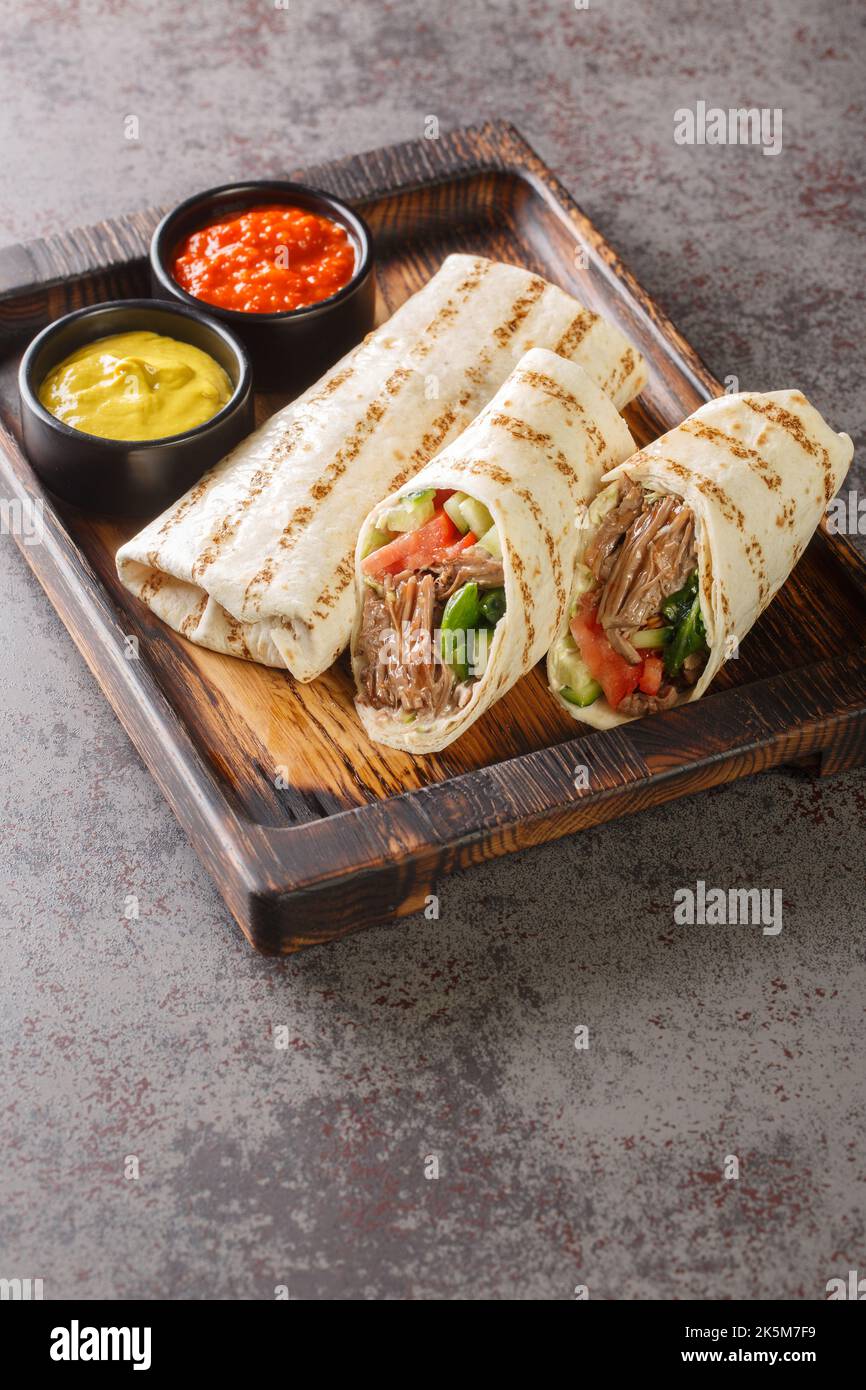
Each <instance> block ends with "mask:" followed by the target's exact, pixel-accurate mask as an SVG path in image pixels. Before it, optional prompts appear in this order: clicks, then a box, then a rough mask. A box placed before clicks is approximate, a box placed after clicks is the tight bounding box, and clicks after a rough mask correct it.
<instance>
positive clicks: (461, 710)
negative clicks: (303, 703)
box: [352, 348, 634, 753]
mask: <svg viewBox="0 0 866 1390" xmlns="http://www.w3.org/2000/svg"><path fill="white" fill-rule="evenodd" d="M633 448H634V442H633V440H632V438H631V435H630V434H629V431H628V428H627V427H626V424H625V422H624V421H623V419H622V418H621V416H620V415H619V413H618V412H617V409H616V407H615V406H614V405H613V403H612V401H611V400H610V399H609V398H608V397H607V396H606V395H605V394H604V392H603V391H601V390H600V389H599V387H598V386H597V385H596V384H595V382H593V381H592V379H591V378H590V376H589V375H588V374H587V372H586V371H584V369H583V368H582V367H581V366H580V365H579V364H578V363H576V362H568V361H565V360H564V359H563V358H561V357H557V356H556V355H555V354H554V353H552V352H548V351H546V350H545V349H543V348H535V349H533V350H532V351H531V352H528V353H526V355H525V356H524V357H522V358H521V360H520V362H519V363H518V365H517V367H516V368H515V369H514V371H513V372H512V373H511V375H510V376H509V378H508V379H507V381H506V382H505V383H504V385H503V386H502V387H500V389H499V391H498V392H497V393H496V395H495V396H494V397H493V399H492V400H491V401H490V403H489V404H488V405H487V406H486V407H485V408H484V409H483V410H482V412H481V414H480V415H479V416H478V417H477V418H476V419H475V420H474V421H473V422H472V424H471V425H470V426H469V428H468V429H466V430H465V431H464V432H463V434H462V435H460V436H459V438H457V439H455V440H454V441H453V443H452V444H450V445H449V446H448V447H447V448H446V449H444V450H443V451H442V452H441V453H439V454H438V455H437V456H436V458H435V459H432V460H431V462H430V463H428V464H427V466H426V468H424V469H422V470H421V472H420V473H419V474H418V475H417V476H416V477H413V479H412V481H411V483H410V484H409V486H408V487H404V488H402V489H398V490H397V491H396V492H394V493H392V495H391V496H390V497H387V498H385V500H384V501H382V502H381V503H379V504H378V505H377V506H376V507H374V508H373V510H372V512H371V513H370V515H369V516H368V517H367V519H366V521H365V522H364V525H363V526H362V528H361V533H360V536H359V539H358V546H357V551H356V557H355V563H356V574H357V593H358V602H357V605H356V618H355V624H354V628H353V636H352V668H353V673H354V676H355V681H356V685H357V690H358V698H357V700H356V708H357V710H358V714H359V716H360V719H361V722H362V723H363V725H364V728H365V729H366V731H367V733H368V734H369V736H370V738H371V739H374V740H375V741H376V742H378V743H385V744H389V745H390V746H392V747H395V748H402V749H404V750H406V751H408V752H410V753H433V752H438V751H439V750H440V749H442V748H445V747H446V746H447V745H448V744H449V743H452V742H453V741H454V739H456V738H458V737H459V735H460V734H462V733H463V732H464V731H465V730H466V729H467V728H468V727H469V726H470V725H471V724H473V723H474V722H475V720H476V719H477V718H478V717H479V715H481V714H482V713H483V712H484V710H486V709H487V708H488V707H489V706H490V705H491V704H493V702H494V701H495V700H498V699H499V698H500V696H502V695H504V694H505V692H506V691H507V690H509V689H510V688H511V686H512V685H514V683H515V681H517V680H519V679H520V677H521V676H523V675H525V674H526V672H527V671H529V670H531V669H532V667H533V666H534V665H535V663H536V662H537V661H538V660H540V658H541V657H542V656H543V655H544V653H545V652H546V651H547V649H548V647H549V645H550V642H551V640H552V638H553V634H554V633H555V632H556V629H557V627H558V625H559V623H560V621H561V620H562V618H563V616H564V614H565V612H566V607H567V603H568V594H569V588H570V580H571V575H572V572H573V567H574V562H575V556H576V553H577V544H578V531H577V527H576V524H575V523H576V518H577V516H578V514H579V512H580V510H581V508H583V507H585V506H586V504H587V503H588V502H589V500H590V499H591V498H592V497H593V496H594V494H595V492H596V491H597V489H598V485H599V481H600V479H601V476H602V474H603V473H604V472H605V470H606V469H608V468H610V467H612V466H613V465H614V464H616V463H618V462H620V461H621V460H622V459H624V458H627V457H628V456H629V454H630V453H631V451H632V450H633ZM460 499H463V500H462V501H461V500H460ZM466 499H468V501H467V500H466ZM413 507H415V508H426V513H425V518H426V519H425V525H424V527H423V528H421V527H419V528H416V529H411V528H410V529H406V530H403V531H400V530H398V531H397V532H391V531H390V530H389V527H390V526H391V525H392V524H396V525H397V526H398V527H399V526H401V525H402V524H403V523H404V522H405V520H406V519H407V516H408V513H409V512H411V509H412V508H413ZM431 517H432V519H431ZM454 517H456V518H457V523H458V528H459V529H455V528H454V527H451V528H450V531H449V522H450V519H451V518H454ZM409 519H411V518H409ZM437 527H439V528H440V529H439V531H437V529H436V528H437ZM442 528H444V535H443V534H442ZM461 532H463V534H461ZM478 532H483V535H478V534H477V533H478ZM425 534H428V535H430V536H431V537H432V539H431V541H430V543H429V544H428V543H426V542H425V541H424V536H425ZM431 547H432V548H431ZM461 612H462V615H463V616H462V617H459V615H460V614H461ZM449 613H450V614H452V616H453V615H457V616H455V617H454V622H453V623H451V624H450V625H449V623H450V620H449ZM497 614H498V615H499V616H498V617H497ZM458 618H459V621H458ZM446 632H447V633H448V635H449V637H451V638H452V639H456V640H455V641H454V642H453V644H452V649H451V650H450V651H448V650H446V649H445V648H444V647H443V636H444V634H446Z"/></svg>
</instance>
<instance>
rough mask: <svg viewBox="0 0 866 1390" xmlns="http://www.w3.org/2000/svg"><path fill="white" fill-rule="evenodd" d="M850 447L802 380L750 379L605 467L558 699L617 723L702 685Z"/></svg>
mask: <svg viewBox="0 0 866 1390" xmlns="http://www.w3.org/2000/svg"><path fill="white" fill-rule="evenodd" d="M852 454H853V445H852V443H851V440H850V439H849V437H848V435H847V434H836V433H834V431H833V430H832V429H831V428H830V426H829V425H828V424H827V422H826V421H825V420H824V419H823V418H822V416H821V415H820V414H819V412H818V411H817V410H816V409H815V408H814V406H812V405H810V404H809V402H808V401H807V400H806V397H805V396H804V395H803V394H802V392H800V391H771V392H769V393H767V394H766V395H757V394H754V393H752V392H742V393H740V394H739V395H730V396H720V397H719V398H718V399H715V400H712V401H708V402H707V404H706V405H703V406H701V407H700V409H699V410H697V411H695V413H694V414H693V415H691V416H689V418H688V419H687V420H684V421H683V423H682V424H680V425H677V427H676V428H675V429H673V430H671V431H670V432H669V433H668V434H665V435H663V436H662V437H661V438H660V439H657V440H655V441H654V442H653V443H652V444H648V445H647V446H646V448H644V449H641V450H639V452H638V453H636V454H635V455H634V456H633V457H632V458H630V459H627V460H626V461H625V463H623V464H621V465H620V466H619V467H618V468H616V469H614V470H613V471H612V472H610V473H609V474H607V476H606V477H605V478H604V479H603V483H602V491H601V493H600V494H599V496H598V498H596V499H595V500H594V502H593V503H592V505H591V506H590V508H589V511H588V513H587V516H586V517H585V519H584V524H583V526H582V528H581V540H580V543H579V551H578V563H577V565H576V568H575V582H574V588H573V591H572V598H571V602H570V604H569V612H568V614H566V616H565V617H564V618H563V619H562V622H561V624H560V629H559V632H558V633H557V637H556V640H555V642H554V644H553V646H552V647H551V651H550V653H549V655H548V663H547V669H548V679H549V683H550V688H551V690H552V692H553V694H554V695H555V697H556V698H557V699H558V700H559V702H560V704H561V705H562V706H563V707H564V708H565V709H567V710H568V711H569V712H570V713H571V714H572V715H574V717H575V718H576V719H580V720H582V721H583V722H584V723H586V724H590V725H592V726H593V727H594V728H610V727H612V726H614V725H617V724H621V723H623V722H625V721H626V720H627V719H630V718H637V717H639V716H640V715H642V714H646V713H652V712H655V711H656V710H658V709H661V708H668V707H670V706H671V705H673V704H678V703H684V702H685V701H687V700H697V699H699V698H700V696H701V695H702V694H703V693H704V691H705V690H706V689H707V687H708V686H709V684H710V682H711V681H712V680H713V677H714V676H715V675H716V674H717V672H718V670H719V668H720V667H721V666H722V665H723V664H724V662H725V661H726V660H727V659H728V658H729V657H731V656H734V655H735V654H736V651H737V647H738V644H739V642H741V641H742V639H743V638H744V637H745V635H746V633H747V632H748V631H749V629H750V628H751V626H752V624H753V623H754V622H755V620H756V619H757V618H758V617H759V616H760V614H761V613H762V612H763V611H764V609H765V608H766V607H767V605H768V604H769V603H770V601H771V599H772V598H773V596H774V594H775V593H776V592H777V590H778V589H779V588H780V587H781V586H782V584H784V582H785V580H786V579H787V577H788V575H789V574H790V573H791V570H792V569H793V568H794V566H795V565H796V563H797V561H798V560H799V558H800V556H801V555H802V553H803V551H804V550H805V548H806V546H807V545H808V543H809V541H810V539H811V537H812V534H813V532H814V531H815V529H816V527H817V526H818V524H819V522H820V520H821V517H822V515H823V514H824V511H825V509H826V507H827V504H828V502H829V501H830V499H831V498H832V497H833V496H834V494H835V493H836V492H837V491H838V489H839V487H840V486H841V484H842V481H843V479H844V477H845V474H846V473H847V471H848V467H849V465H850V463H851V458H852ZM638 663H639V664H638ZM659 678H661V683H660V684H658V682H659ZM636 680H637V681H638V684H637V685H635V681H636Z"/></svg>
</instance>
